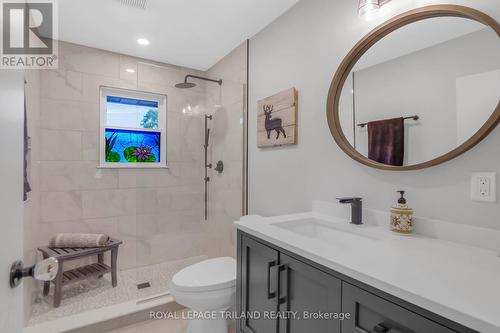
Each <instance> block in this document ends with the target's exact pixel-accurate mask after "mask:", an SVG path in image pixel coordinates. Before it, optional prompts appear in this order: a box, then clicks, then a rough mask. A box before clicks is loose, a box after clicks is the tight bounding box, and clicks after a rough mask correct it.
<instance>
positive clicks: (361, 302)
mask: <svg viewBox="0 0 500 333" xmlns="http://www.w3.org/2000/svg"><path fill="white" fill-rule="evenodd" d="M342 311H343V312H348V313H350V314H351V319H350V320H345V321H343V322H342V332H343V333H361V332H363V333H365V332H368V333H430V332H432V333H455V331H454V330H451V329H449V328H447V327H444V326H442V325H440V324H437V323H435V322H434V321H431V320H429V319H427V318H425V317H422V316H420V315H418V314H416V313H414V312H412V311H409V310H407V309H405V308H402V307H400V306H398V305H396V304H394V303H392V302H389V301H387V300H385V299H383V298H380V297H378V296H375V295H373V294H371V293H369V292H367V291H365V290H363V289H360V288H357V287H354V286H353V285H351V284H348V283H345V282H344V283H343V284H342Z"/></svg>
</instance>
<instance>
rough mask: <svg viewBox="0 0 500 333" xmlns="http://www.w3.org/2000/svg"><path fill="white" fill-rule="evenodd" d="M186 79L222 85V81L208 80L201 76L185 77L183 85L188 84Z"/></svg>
mask: <svg viewBox="0 0 500 333" xmlns="http://www.w3.org/2000/svg"><path fill="white" fill-rule="evenodd" d="M188 78H193V79H198V80H204V81H210V82H215V83H217V84H219V86H221V85H222V80H213V79H209V78H206V77H203V76H197V75H191V74H189V75H186V77H185V78H184V83H188Z"/></svg>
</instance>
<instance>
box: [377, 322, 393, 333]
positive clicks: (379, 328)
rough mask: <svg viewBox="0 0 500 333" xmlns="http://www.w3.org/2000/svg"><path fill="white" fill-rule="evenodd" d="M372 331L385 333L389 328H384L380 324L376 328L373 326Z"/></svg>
mask: <svg viewBox="0 0 500 333" xmlns="http://www.w3.org/2000/svg"><path fill="white" fill-rule="evenodd" d="M373 330H374V331H375V332H376V333H387V332H389V330H390V329H389V328H387V327H385V326H384V325H382V324H378V325H377V326H375V327H374V328H373Z"/></svg>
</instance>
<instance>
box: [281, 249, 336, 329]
mask: <svg viewBox="0 0 500 333" xmlns="http://www.w3.org/2000/svg"><path fill="white" fill-rule="evenodd" d="M278 271H279V273H278V274H279V286H278V288H279V289H278V294H279V303H280V314H282V315H284V316H285V318H281V319H279V332H280V333H307V332H310V333H338V332H340V326H341V324H340V321H339V320H338V319H336V318H335V315H336V314H339V313H340V312H341V305H342V301H341V295H342V282H341V281H340V280H339V279H337V278H335V277H333V276H331V275H328V274H327V273H325V272H323V271H321V270H318V269H316V268H314V267H312V266H309V265H307V264H305V263H303V262H301V261H299V260H297V259H294V258H292V257H290V256H287V255H284V254H280V266H279V268H278ZM319 314H321V315H322V316H323V318H326V319H322V318H321V317H320V318H314V317H311V315H319ZM306 315H308V316H306ZM325 315H326V316H330V318H328V317H325ZM306 318H308V319H306Z"/></svg>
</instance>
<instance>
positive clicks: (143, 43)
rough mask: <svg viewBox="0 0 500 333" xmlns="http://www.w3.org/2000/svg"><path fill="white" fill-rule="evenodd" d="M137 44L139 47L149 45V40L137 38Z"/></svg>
mask: <svg viewBox="0 0 500 333" xmlns="http://www.w3.org/2000/svg"><path fill="white" fill-rule="evenodd" d="M137 44H139V45H149V40H147V39H145V38H139V39H138V40H137Z"/></svg>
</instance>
